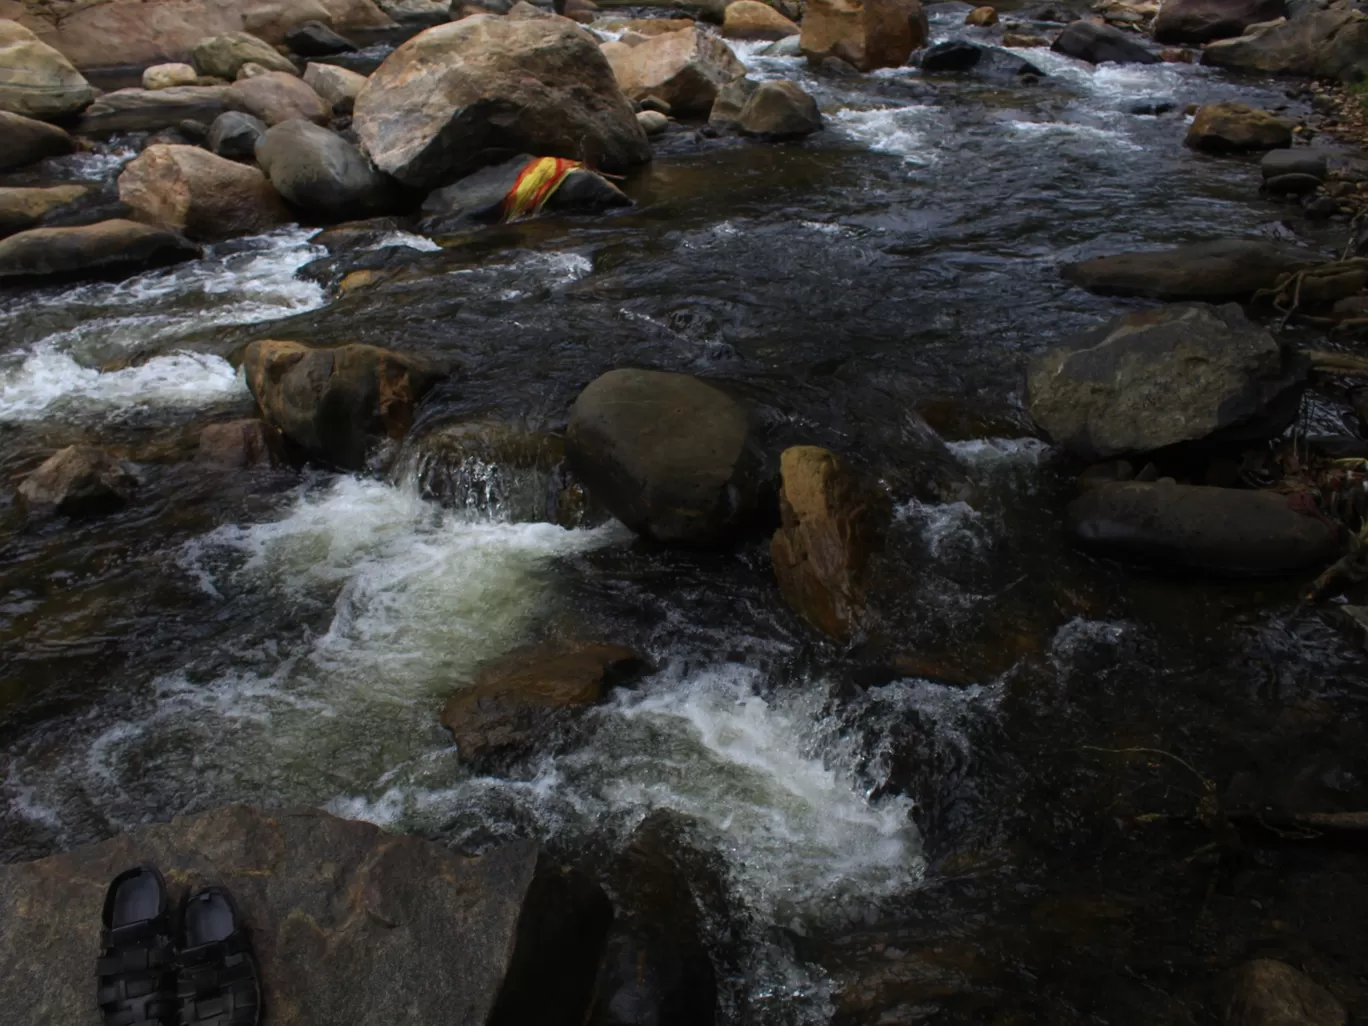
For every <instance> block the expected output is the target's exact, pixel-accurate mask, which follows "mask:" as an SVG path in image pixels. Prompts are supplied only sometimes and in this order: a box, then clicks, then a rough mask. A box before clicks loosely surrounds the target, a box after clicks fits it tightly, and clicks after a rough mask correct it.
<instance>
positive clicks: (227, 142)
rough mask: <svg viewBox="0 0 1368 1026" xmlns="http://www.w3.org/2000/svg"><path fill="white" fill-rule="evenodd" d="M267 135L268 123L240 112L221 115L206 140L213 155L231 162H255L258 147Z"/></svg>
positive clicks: (210, 127) (210, 128) (228, 112)
mask: <svg viewBox="0 0 1368 1026" xmlns="http://www.w3.org/2000/svg"><path fill="white" fill-rule="evenodd" d="M265 134H266V122H264V121H262V120H261V118H254V117H252V115H250V114H244V113H243V112H242V111H240V110H230V111H227V112H226V113H223V114H220V115H219V116H218V117H216V118H215V119H214V123H213V124H212V125H210V126H209V135H208V137H207V138H206V139H205V140H204V145H205V146H207V147H208V148H209V150H210V152H212V153H217V154H218V155H219V156H220V157H227V158H229V159H230V160H255V159H256V146H257V143H258V142H259V141H260V140H261V138H262V136H264V135H265Z"/></svg>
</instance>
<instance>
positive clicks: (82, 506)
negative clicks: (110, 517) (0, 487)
mask: <svg viewBox="0 0 1368 1026" xmlns="http://www.w3.org/2000/svg"><path fill="white" fill-rule="evenodd" d="M137 483H138V481H137V478H136V477H134V476H133V474H132V472H131V471H129V469H128V468H127V467H125V466H124V465H123V463H122V462H121V461H120V460H118V459H116V458H115V457H113V456H111V455H110V454H109V453H107V452H105V451H104V450H103V449H97V448H95V447H94V446H93V445H71V446H67V448H65V449H63V450H61V451H60V452H58V453H55V454H53V455H52V456H50V457H48V459H47V460H46V461H45V462H44V463H43V464H42V466H40V467H39V468H38V469H37V470H35V471H34V472H33V473H32V474H30V475H29V476H28V477H26V478H24V480H23V483H21V484H20V485H19V499H20V501H21V502H22V503H23V505H24V510H25V512H26V513H27V514H28V515H29V516H34V517H42V516H65V517H81V516H98V515H100V514H102V513H112V512H114V511H115V510H118V509H122V508H123V507H124V506H126V505H127V504H128V500H129V498H131V497H132V495H133V489H134V488H135V487H137Z"/></svg>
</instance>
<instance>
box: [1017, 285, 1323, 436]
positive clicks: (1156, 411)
mask: <svg viewBox="0 0 1368 1026" xmlns="http://www.w3.org/2000/svg"><path fill="white" fill-rule="evenodd" d="M1306 375H1307V365H1306V362H1305V360H1304V359H1302V358H1300V357H1298V356H1297V355H1296V354H1295V353H1294V352H1292V351H1291V350H1290V349H1284V348H1283V347H1282V346H1280V345H1279V344H1278V343H1277V341H1276V340H1275V339H1274V338H1273V336H1272V335H1270V334H1269V333H1268V332H1267V331H1265V330H1264V329H1263V328H1261V327H1259V326H1258V325H1256V324H1254V323H1253V322H1251V321H1250V320H1249V319H1248V318H1246V317H1245V315H1244V313H1243V312H1242V311H1241V310H1240V308H1239V307H1238V306H1236V305H1235V304H1233V303H1232V304H1229V305H1228V306H1222V307H1211V306H1201V305H1197V304H1192V305H1184V306H1169V307H1161V308H1159V309H1157V310H1141V311H1137V312H1134V313H1129V314H1123V315H1122V316H1120V317H1117V318H1116V319H1114V320H1112V321H1110V322H1108V323H1106V324H1102V325H1099V326H1098V327H1096V328H1093V329H1092V330H1090V331H1085V332H1083V333H1082V334H1080V335H1077V336H1075V337H1074V338H1072V339H1070V340H1069V341H1068V342H1066V343H1065V344H1064V345H1062V346H1059V347H1057V348H1055V349H1051V350H1050V351H1048V352H1047V353H1045V354H1044V355H1043V356H1040V357H1037V358H1036V359H1035V360H1033V361H1032V362H1031V365H1030V368H1029V370H1028V372H1027V402H1028V404H1029V406H1030V411H1031V416H1032V418H1033V419H1034V420H1035V422H1036V423H1037V424H1038V425H1039V426H1040V427H1041V429H1042V430H1044V431H1045V433H1046V434H1047V435H1049V437H1050V438H1051V440H1052V441H1054V442H1056V443H1057V444H1059V445H1062V446H1064V447H1065V448H1066V449H1068V450H1069V451H1070V452H1073V453H1075V454H1076V455H1078V456H1081V457H1082V458H1084V459H1087V460H1091V461H1100V460H1106V459H1111V458H1113V457H1115V456H1121V455H1125V454H1129V453H1148V452H1153V451H1154V450H1157V449H1163V448H1165V447H1167V446H1170V445H1178V444H1182V443H1186V442H1197V441H1202V440H1204V439H1211V438H1222V439H1225V440H1231V441H1234V440H1242V441H1243V440H1254V439H1262V438H1271V437H1272V436H1274V435H1276V434H1278V433H1279V432H1281V431H1282V430H1283V429H1285V428H1286V427H1287V426H1288V424H1290V423H1291V422H1292V421H1293V419H1295V417H1296V415H1297V411H1298V409H1299V408H1300V404H1301V396H1302V392H1303V391H1304V389H1305V387H1306Z"/></svg>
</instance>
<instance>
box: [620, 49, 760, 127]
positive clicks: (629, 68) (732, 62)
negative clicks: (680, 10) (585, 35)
mask: <svg viewBox="0 0 1368 1026" xmlns="http://www.w3.org/2000/svg"><path fill="white" fill-rule="evenodd" d="M609 60H610V61H611V62H612V65H613V74H614V75H615V76H616V77H617V81H618V85H620V86H621V87H622V91H623V92H624V93H626V94H627V96H628V98H629V99H632V100H643V99H645V98H646V97H648V96H654V97H656V98H657V99H660V100H664V101H665V102H666V103H668V104H669V105H670V108H671V109H672V110H673V111H674V113H675V115H676V116H678V115H681V114H684V115H688V114H707V113H708V111H709V110H711V109H712V105H713V101H714V100H715V99H717V91H718V90H719V89H720V88H722V87H723V86H724V85H726V84H727V83H728V82H731V81H733V80H734V79H738V78H741V77H742V76H744V75H745V74H746V66H745V65H744V64H742V63H741V62H740V61H739V60H737V58H736V54H734V53H732V52H731V48H730V47H729V46H727V44H726V43H724V42H723V41H722V40H721V39H718V38H717V36H715V35H713V34H712V33H710V32H705V31H703V30H702V29H700V28H696V27H695V28H691V29H684V30H683V31H681V32H671V33H668V34H666V35H660V36H654V37H652V38H651V39H648V40H646V41H645V42H643V43H640V44H638V45H636V46H633V47H631V48H630V49H628V50H626V51H615V52H614V53H612V54H611V55H610V57H609Z"/></svg>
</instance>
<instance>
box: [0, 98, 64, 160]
mask: <svg viewBox="0 0 1368 1026" xmlns="http://www.w3.org/2000/svg"><path fill="white" fill-rule="evenodd" d="M0 138H3V139H4V140H5V145H4V146H3V147H0V171H8V170H9V169H10V168H16V167H24V166H25V165H27V164H34V163H37V162H38V161H40V160H42V159H43V158H44V157H61V156H65V155H66V154H68V153H70V152H72V151H73V150H74V149H75V148H76V140H75V139H73V138H71V136H69V135H67V133H66V132H64V131H63V130H62V129H60V128H58V127H57V126H56V125H49V124H47V123H46V122H43V121H37V120H35V119H34V118H26V117H24V116H23V115H22V114H12V113H10V112H9V111H7V110H0Z"/></svg>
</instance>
